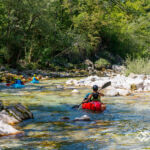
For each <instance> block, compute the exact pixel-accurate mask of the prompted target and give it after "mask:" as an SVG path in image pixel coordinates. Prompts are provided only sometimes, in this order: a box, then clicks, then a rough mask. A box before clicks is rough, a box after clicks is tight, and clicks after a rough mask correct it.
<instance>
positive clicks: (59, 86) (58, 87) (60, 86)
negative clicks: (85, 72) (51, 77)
mask: <svg viewBox="0 0 150 150" xmlns="http://www.w3.org/2000/svg"><path fill="white" fill-rule="evenodd" d="M56 88H57V89H64V86H62V85H57V86H56Z"/></svg>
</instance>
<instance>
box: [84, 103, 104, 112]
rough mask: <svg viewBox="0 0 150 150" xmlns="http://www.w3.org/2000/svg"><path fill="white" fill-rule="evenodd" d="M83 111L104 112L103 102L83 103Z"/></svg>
mask: <svg viewBox="0 0 150 150" xmlns="http://www.w3.org/2000/svg"><path fill="white" fill-rule="evenodd" d="M82 109H88V110H92V111H102V108H101V102H99V101H92V102H88V103H83V104H82Z"/></svg>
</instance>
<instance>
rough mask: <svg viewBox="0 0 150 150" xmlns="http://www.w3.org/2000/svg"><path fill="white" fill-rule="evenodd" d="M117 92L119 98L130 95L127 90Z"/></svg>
mask: <svg viewBox="0 0 150 150" xmlns="http://www.w3.org/2000/svg"><path fill="white" fill-rule="evenodd" d="M117 91H118V94H119V95H120V96H128V95H130V94H131V93H130V91H129V90H125V89H117Z"/></svg>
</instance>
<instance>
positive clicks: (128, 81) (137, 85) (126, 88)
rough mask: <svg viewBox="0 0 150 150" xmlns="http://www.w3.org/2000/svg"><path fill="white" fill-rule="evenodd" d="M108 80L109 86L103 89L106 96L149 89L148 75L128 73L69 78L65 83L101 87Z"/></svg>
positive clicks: (149, 78) (123, 94)
mask: <svg viewBox="0 0 150 150" xmlns="http://www.w3.org/2000/svg"><path fill="white" fill-rule="evenodd" d="M108 81H111V86H109V87H107V88H106V89H105V90H103V92H104V94H105V95H106V96H119V95H120V96H128V95H130V94H131V93H132V92H148V91H150V75H136V74H130V75H129V76H128V77H126V76H124V75H120V74H118V75H115V76H108V77H99V76H89V77H87V78H84V79H80V80H75V79H70V80H68V81H67V82H66V85H67V86H75V87H82V86H84V87H92V86H93V85H98V86H99V87H100V88H101V87H102V86H103V85H104V84H105V83H107V82H108Z"/></svg>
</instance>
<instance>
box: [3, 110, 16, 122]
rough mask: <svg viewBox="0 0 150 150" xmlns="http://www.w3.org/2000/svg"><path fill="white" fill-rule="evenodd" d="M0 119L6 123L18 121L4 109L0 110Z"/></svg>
mask: <svg viewBox="0 0 150 150" xmlns="http://www.w3.org/2000/svg"><path fill="white" fill-rule="evenodd" d="M0 121H3V122H4V123H7V124H12V125H13V124H16V123H19V120H17V119H16V118H15V117H13V116H10V115H9V114H8V112H7V111H6V110H3V111H1V112H0Z"/></svg>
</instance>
